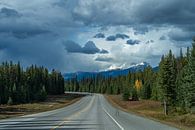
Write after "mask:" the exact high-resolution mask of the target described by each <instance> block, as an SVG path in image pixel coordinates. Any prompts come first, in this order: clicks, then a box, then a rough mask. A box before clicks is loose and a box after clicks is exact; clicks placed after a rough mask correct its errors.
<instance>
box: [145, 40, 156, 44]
mask: <svg viewBox="0 0 195 130" xmlns="http://www.w3.org/2000/svg"><path fill="white" fill-rule="evenodd" d="M150 43H154V40H148V41H147V42H146V44H150Z"/></svg>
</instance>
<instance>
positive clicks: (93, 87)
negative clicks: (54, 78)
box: [65, 39, 195, 114]
mask: <svg viewBox="0 0 195 130" xmlns="http://www.w3.org/2000/svg"><path fill="white" fill-rule="evenodd" d="M65 86H66V90H67V91H80V92H92V93H103V94H122V96H123V99H124V100H140V99H152V100H157V101H162V103H163V104H164V106H165V108H166V109H165V114H169V113H170V112H171V111H181V112H185V113H186V112H190V111H191V107H192V106H195V104H194V103H195V39H194V40H193V43H192V48H191V49H190V48H189V47H188V48H187V53H186V54H183V52H182V49H181V50H180V56H178V57H176V56H175V55H174V54H173V53H172V51H171V50H170V51H169V53H168V54H167V55H163V56H162V58H161V61H160V63H159V69H158V71H154V70H153V68H152V67H150V66H149V67H147V68H145V70H144V71H140V72H134V73H129V74H128V75H126V76H118V77H104V76H102V75H97V76H94V77H91V78H84V79H82V80H77V78H74V79H71V80H68V81H66V82H65Z"/></svg>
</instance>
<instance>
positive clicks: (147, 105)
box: [105, 95, 195, 130]
mask: <svg viewBox="0 0 195 130" xmlns="http://www.w3.org/2000/svg"><path fill="white" fill-rule="evenodd" d="M105 97H106V98H107V99H108V101H109V102H111V103H112V104H113V105H115V106H116V107H119V108H120V109H123V110H124V111H127V112H130V113H134V114H138V115H140V116H144V117H147V118H150V119H153V120H157V121H160V122H162V123H166V124H169V125H173V126H175V127H178V128H180V129H182V130H194V129H195V115H194V114H185V115H181V114H178V113H172V114H171V115H169V116H165V115H164V114H163V107H162V106H161V103H160V102H157V101H151V100H141V101H123V100H122V96H121V95H105Z"/></svg>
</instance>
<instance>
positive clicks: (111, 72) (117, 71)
mask: <svg viewBox="0 0 195 130" xmlns="http://www.w3.org/2000/svg"><path fill="white" fill-rule="evenodd" d="M148 66H150V64H149V63H147V62H141V63H138V64H132V65H131V66H130V67H128V68H125V64H123V65H121V66H115V65H112V66H110V67H109V68H108V69H106V70H105V71H100V72H76V73H65V74H64V78H65V80H69V79H72V78H77V79H78V80H81V79H83V78H90V77H95V76H97V75H101V76H104V77H116V76H120V75H127V74H128V73H129V72H137V71H143V70H144V69H145V68H146V67H148Z"/></svg>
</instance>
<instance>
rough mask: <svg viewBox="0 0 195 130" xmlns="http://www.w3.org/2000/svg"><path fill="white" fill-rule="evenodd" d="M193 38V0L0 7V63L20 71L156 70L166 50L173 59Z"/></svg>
mask: <svg viewBox="0 0 195 130" xmlns="http://www.w3.org/2000/svg"><path fill="white" fill-rule="evenodd" d="M194 35H195V1H194V0H187V1H184V0H163V1H157V0H139V1H138V0H122V1H119V0H33V1H28V2H26V0H1V2H0V61H1V62H2V61H5V60H13V61H15V62H17V61H21V64H23V65H24V66H27V65H30V64H38V65H44V66H46V67H48V68H50V69H52V68H56V69H59V70H60V71H62V72H72V71H79V70H81V71H98V70H105V69H106V68H107V67H109V66H112V65H113V66H120V65H123V64H125V65H126V66H125V67H128V65H130V64H131V63H132V62H136V63H139V62H142V61H146V62H149V63H150V64H151V65H152V66H156V65H158V62H159V60H160V57H161V55H163V54H165V53H167V51H168V50H169V49H172V50H173V52H174V53H175V54H177V53H179V48H181V47H182V48H185V47H187V46H190V44H191V39H192V37H193V36H194ZM151 39H152V40H153V41H155V42H152V41H151ZM74 41H75V42H74ZM86 41H89V42H87V43H86ZM111 42H112V43H116V44H110V43H111ZM83 43H85V44H83ZM141 43H147V44H141ZM143 48H144V51H143ZM48 57H49V58H48Z"/></svg>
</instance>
